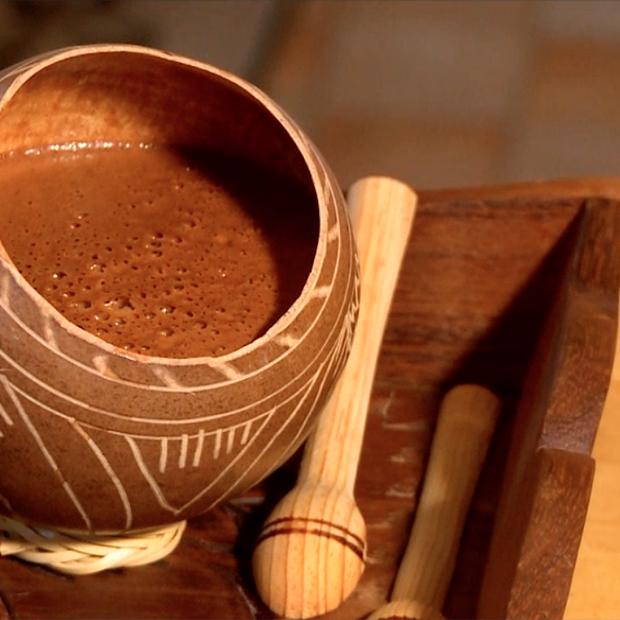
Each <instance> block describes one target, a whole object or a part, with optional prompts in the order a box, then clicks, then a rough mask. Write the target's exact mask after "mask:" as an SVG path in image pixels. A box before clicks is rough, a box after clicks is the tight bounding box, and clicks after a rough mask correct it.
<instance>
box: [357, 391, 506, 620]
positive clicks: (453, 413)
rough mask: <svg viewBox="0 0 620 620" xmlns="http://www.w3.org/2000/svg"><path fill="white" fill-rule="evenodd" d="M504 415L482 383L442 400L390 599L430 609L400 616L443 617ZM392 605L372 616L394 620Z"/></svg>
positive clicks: (493, 396) (494, 398)
mask: <svg viewBox="0 0 620 620" xmlns="http://www.w3.org/2000/svg"><path fill="white" fill-rule="evenodd" d="M499 411H500V401H499V399H498V398H497V397H496V396H495V395H494V394H493V393H492V392H490V391H489V390H488V389H486V388H484V387H482V386H479V385H473V384H465V385H458V386H456V387H455V388H453V389H452V390H450V391H449V392H448V393H447V394H446V396H445V397H444V399H443V401H442V404H441V408H440V411H439V417H438V420H437V428H436V430H435V434H434V437H433V443H432V446H431V453H430V456H429V461H428V466H427V470H426V476H425V478H424V485H423V488H422V494H421V496H420V501H419V504H418V507H417V510H416V515H415V520H414V523H413V528H412V530H411V536H410V538H409V543H408V545H407V550H406V551H405V555H404V557H403V560H402V562H401V565H400V568H399V570H398V574H397V576H396V582H395V584H394V589H393V590H392V595H391V600H392V601H395V602H396V601H397V602H404V601H409V602H415V603H416V605H417V608H418V609H422V608H425V609H426V611H425V612H424V614H423V615H410V616H409V615H404V614H403V613H402V610H401V613H400V615H399V616H398V617H399V618H418V619H421V618H423V617H424V618H435V617H440V616H439V612H440V610H441V609H442V607H443V604H444V600H445V597H446V593H447V591H448V587H449V585H450V581H451V579H452V574H453V572H454V566H455V562H456V557H457V553H458V549H459V544H460V539H461V534H462V532H463V527H464V525H465V520H466V518H467V513H468V511H469V506H470V503H471V499H472V497H473V494H474V491H475V488H476V485H477V483H478V478H479V476H480V471H481V469H482V466H483V464H484V460H485V458H486V454H487V450H488V447H489V444H490V441H491V437H492V435H493V432H494V430H495V426H496V423H497V418H498V415H499ZM393 606H394V603H390V604H388V605H386V606H384V607H382V608H381V609H379V610H377V611H376V612H375V613H373V614H372V615H371V616H370V617H369V618H374V619H378V618H390V617H394V615H393V611H394V610H393V609H391V607H393ZM412 609H413V607H412ZM429 610H430V611H429ZM418 613H419V612H418Z"/></svg>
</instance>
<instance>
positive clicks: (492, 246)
mask: <svg viewBox="0 0 620 620" xmlns="http://www.w3.org/2000/svg"><path fill="white" fill-rule="evenodd" d="M419 196H420V204H419V207H418V213H417V217H416V221H415V223H414V229H413V233H412V237H411V240H410V245H409V248H408V252H407V256H406V258H405V262H404V265H403V268H402V272H401V277H400V280H399V286H398V290H397V292H396V296H395V299H394V304H393V307H392V312H391V315H390V319H389V322H388V328H387V331H386V334H385V339H384V344H383V350H382V354H381V358H380V361H379V366H378V370H377V376H376V382H375V388H374V392H373V398H372V403H371V409H370V412H369V418H368V424H367V434H366V441H365V445H364V450H363V454H362V461H361V466H360V471H359V475H358V482H357V491H356V495H357V498H358V504H359V506H360V509H361V511H362V514H363V515H364V517H365V518H366V521H367V526H368V563H367V567H366V571H365V573H364V575H363V577H362V579H361V581H360V583H359V586H358V587H357V589H356V590H355V592H354V593H353V594H352V595H351V597H350V598H349V599H348V600H347V601H345V602H344V603H343V605H342V606H341V607H340V608H339V609H338V610H336V611H334V612H332V613H330V614H328V615H327V616H326V617H329V618H362V617H364V616H366V615H367V614H368V613H370V612H371V611H372V610H374V609H375V608H376V607H378V606H379V605H381V604H382V603H383V602H384V601H385V600H386V598H387V596H388V595H389V591H390V588H391V585H392V582H393V579H394V576H395V573H396V571H397V569H398V563H399V560H400V556H401V554H402V553H403V551H404V548H405V546H406V543H407V538H408V533H409V528H410V526H411V522H412V519H413V515H414V512H415V506H416V499H417V494H418V492H419V488H420V482H421V480H422V477H423V474H424V467H425V460H426V457H427V454H428V448H429V445H430V440H431V437H432V433H433V427H434V420H435V417H436V414H437V406H438V403H439V400H440V398H441V396H442V395H443V394H444V392H445V391H446V390H447V389H448V388H449V387H451V386H452V385H454V384H456V383H461V382H465V381H467V382H469V381H473V382H477V383H481V384H484V385H486V386H488V387H490V388H491V389H493V390H494V391H496V393H497V394H498V395H499V396H500V397H501V398H502V402H503V410H502V413H501V418H500V425H499V427H498V429H497V432H496V434H495V436H494V440H493V444H492V447H491V450H490V454H489V456H488V459H487V463H486V466H485V469H484V472H483V475H482V477H481V479H480V483H479V486H478V489H477V491H476V495H475V498H474V502H473V506H472V509H471V511H470V515H469V518H468V522H467V524H466V529H465V532H464V535H463V541H462V545H461V549H460V553H459V558H458V564H457V568H456V572H455V576H454V579H453V582H452V585H451V588H450V592H449V595H448V600H447V603H446V607H445V609H444V613H445V614H446V616H447V617H448V618H473V617H487V618H543V617H554V618H560V617H562V615H563V613H564V609H565V605H566V601H567V597H568V593H569V589H570V585H571V579H572V575H573V570H574V566H575V561H576V557H577V552H578V548H579V543H580V540H581V534H582V531H583V527H584V523H585V519H586V512H587V507H588V501H589V497H590V490H591V485H592V479H593V472H594V460H593V459H592V457H591V451H592V445H593V441H594V437H595V433H596V429H597V426H598V422H599V419H600V416H601V412H602V410H603V405H604V402H605V397H606V394H607V389H608V386H609V382H610V377H611V370H612V365H613V361H614V355H615V348H616V325H617V307H618V292H619V282H620V243H619V242H618V241H617V239H618V238H619V237H620V211H619V209H618V207H619V203H618V202H617V200H618V199H619V198H620V181H616V180H612V179H583V180H574V181H557V182H551V183H549V182H547V183H532V184H524V185H514V186H504V187H488V188H474V189H456V190H441V191H424V192H420V193H419ZM296 466H297V459H296V458H293V459H292V460H291V461H290V462H289V463H288V464H287V465H286V466H285V467H283V468H282V469H281V470H279V471H278V472H276V473H275V474H274V475H273V476H272V477H271V478H269V479H268V480H266V481H265V482H264V483H263V484H262V485H260V487H258V488H255V489H253V490H252V491H251V492H249V493H247V494H245V495H244V496H243V497H240V498H237V499H235V500H233V501H230V502H228V503H227V504H225V505H223V506H220V507H219V508H217V509H215V510H213V511H212V512H210V513H208V514H206V515H204V516H203V517H201V518H198V519H196V520H194V521H193V522H191V523H190V524H189V527H188V529H187V530H186V533H185V535H184V538H183V541H182V542H181V544H180V546H179V548H178V549H177V550H176V551H175V552H174V553H173V554H172V555H170V556H168V557H167V558H166V559H165V560H162V561H160V562H158V563H156V564H153V565H150V566H145V567H142V568H132V569H123V570H117V571H110V572H107V573H101V574H98V575H93V576H84V577H75V578H72V577H66V576H61V575H59V574H56V573H53V572H51V571H48V570H46V569H44V568H41V567H37V566H33V565H29V564H25V563H22V562H20V561H18V560H14V559H11V558H2V559H0V619H1V618H43V617H45V618H108V619H112V618H270V617H272V614H271V613H270V612H269V610H268V609H266V608H265V607H264V605H263V604H262V603H261V601H260V600H259V599H258V597H257V595H256V593H255V591H254V589H253V585H252V577H251V571H250V557H251V552H252V545H253V541H254V539H255V537H256V536H257V534H258V532H259V530H260V526H261V524H262V521H263V520H264V519H265V518H266V516H267V515H268V514H269V511H270V509H271V508H272V507H273V506H274V504H275V503H276V502H277V500H278V499H279V498H280V497H282V495H284V493H285V492H286V491H287V490H288V489H289V488H290V486H292V484H293V482H294V479H295V469H296Z"/></svg>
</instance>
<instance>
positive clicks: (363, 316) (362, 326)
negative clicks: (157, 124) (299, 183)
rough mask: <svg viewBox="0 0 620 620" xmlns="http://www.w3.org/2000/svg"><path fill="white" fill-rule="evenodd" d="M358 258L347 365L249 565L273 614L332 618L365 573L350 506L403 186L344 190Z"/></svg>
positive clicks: (405, 197)
mask: <svg viewBox="0 0 620 620" xmlns="http://www.w3.org/2000/svg"><path fill="white" fill-rule="evenodd" d="M347 198H348V202H349V209H350V215H351V220H352V223H353V231H354V234H355V239H356V242H357V248H358V254H359V259H360V269H361V282H360V295H361V301H360V310H359V318H358V322H357V327H356V330H355V335H354V338H353V344H352V348H351V353H350V356H349V359H348V361H347V363H346V365H345V368H344V370H343V373H342V375H341V377H340V379H339V381H338V383H337V385H336V387H335V390H334V392H333V393H332V395H331V397H330V399H329V402H328V404H327V406H326V408H325V409H324V410H323V411H322V412H321V415H320V416H319V419H318V422H317V425H316V426H315V428H314V430H313V432H312V434H311V436H310V438H309V440H308V442H307V444H306V447H305V450H304V455H303V460H302V465H301V469H300V472H299V478H298V481H297V485H296V486H295V487H294V488H293V490H292V491H291V492H290V493H289V494H288V495H286V496H285V497H284V498H283V499H282V500H281V501H280V503H279V504H278V505H277V506H276V508H275V509H274V511H273V512H272V513H271V515H270V517H269V518H268V519H267V521H266V523H265V525H264V527H263V530H262V533H261V535H260V536H259V538H258V540H257V543H256V548H255V551H254V556H253V560H252V564H253V572H254V579H255V583H256V587H257V589H258V592H259V594H260V596H261V598H262V599H263V600H264V602H265V603H266V604H267V606H268V607H269V608H270V609H271V610H272V611H274V612H276V613H277V614H279V615H281V616H285V617H288V618H309V617H313V616H317V615H320V614H323V613H326V612H328V611H330V610H332V609H335V608H336V607H338V605H340V603H341V602H342V601H343V600H344V599H345V598H346V597H347V596H348V595H349V594H350V593H351V591H352V590H353V588H355V586H356V585H357V582H358V580H359V578H360V576H361V574H362V572H363V570H364V562H365V555H366V525H365V523H364V519H363V517H362V515H361V514H360V512H359V509H358V507H357V505H356V503H355V499H354V497H353V487H354V485H355V478H356V475H357V468H358V463H359V457H360V453H361V448H362V442H363V438H364V429H365V425H366V412H367V410H368V404H369V400H370V393H371V389H372V384H373V380H374V374H375V369H376V364H377V358H378V355H379V350H380V348H381V342H382V340H383V332H384V329H385V324H386V322H387V317H388V313H389V309H390V306H391V303H392V296H393V292H394V289H395V288H396V282H397V279H398V273H399V271H400V265H401V262H402V259H403V256H404V253H405V249H406V247H407V241H408V238H409V232H410V229H411V225H412V223H413V218H414V214H415V209H416V205H417V196H416V194H415V193H414V192H413V191H412V190H411V189H410V188H409V187H407V186H406V185H404V184H403V183H401V182H399V181H396V180H393V179H389V178H386V177H369V178H364V179H361V180H360V181H357V182H356V183H354V184H353V185H352V186H351V188H350V189H349V191H348V195H347Z"/></svg>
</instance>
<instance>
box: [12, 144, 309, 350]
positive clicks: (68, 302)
mask: <svg viewBox="0 0 620 620" xmlns="http://www.w3.org/2000/svg"><path fill="white" fill-rule="evenodd" d="M0 196H1V201H2V202H1V204H0V231H1V233H0V234H1V237H2V242H3V244H4V246H5V247H6V249H7V251H8V253H9V255H10V257H11V259H12V260H13V262H14V263H15V265H16V267H17V268H18V269H19V270H20V271H21V273H22V274H23V275H24V277H25V278H26V279H27V280H28V281H29V282H30V283H31V284H32V286H33V287H34V288H35V289H36V290H37V291H38V292H39V293H40V294H41V295H43V296H44V297H45V298H46V299H47V300H48V301H49V302H50V303H51V304H52V305H53V306H55V307H56V308H57V309H58V310H59V311H60V312H62V313H63V314H64V316H65V317H66V318H67V319H68V320H69V321H71V322H72V323H74V324H76V325H78V326H79V327H81V328H83V329H85V330H87V331H89V332H91V333H93V334H96V335H97V336H99V337H100V338H102V339H103V340H106V341H107V342H109V343H111V344H114V345H116V346H119V347H123V348H125V349H128V350H132V351H136V352H139V353H144V354H147V355H155V356H160V357H175V358H187V357H199V356H218V355H223V354H226V353H229V352H231V351H234V350H236V349H238V348H240V347H242V346H244V345H246V344H248V343H250V342H252V341H253V340H255V339H256V338H257V337H258V336H260V335H261V334H263V333H264V332H265V331H266V330H267V329H268V328H269V327H270V326H271V325H273V323H274V322H275V321H276V320H277V319H278V318H279V317H280V316H281V315H282V314H283V313H284V312H285V311H286V310H287V309H288V308H289V307H290V305H291V304H292V303H293V301H294V300H295V299H296V298H297V297H298V295H299V294H300V292H301V289H302V288H303V285H304V283H305V280H306V279H307V277H308V275H309V273H310V269H311V266H312V261H313V257H314V253H315V251H316V243H317V236H318V218H317V214H316V205H315V202H314V199H313V197H312V196H311V195H310V194H309V192H308V191H306V190H305V189H304V188H303V187H301V185H300V184H298V183H297V182H295V181H293V180H292V179H290V178H288V177H284V176H282V175H279V174H276V173H274V172H273V171H268V170H264V169H259V168H256V167H254V166H252V165H250V164H249V163H248V162H245V161H242V160H239V159H234V158H231V157H224V156H222V155H218V154H215V153H212V152H206V151H191V152H189V151H179V150H170V149H164V148H159V147H157V148H156V147H149V148H146V147H143V146H118V147H108V148H79V149H73V150H72V149H68V150H67V149H65V150H63V149H45V150H41V151H37V152H34V153H28V154H26V153H23V154H11V155H10V156H5V157H4V158H2V159H0Z"/></svg>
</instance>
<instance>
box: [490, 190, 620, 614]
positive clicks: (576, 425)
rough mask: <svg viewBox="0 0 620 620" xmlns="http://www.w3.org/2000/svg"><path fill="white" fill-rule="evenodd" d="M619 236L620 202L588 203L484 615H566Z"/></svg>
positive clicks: (517, 426)
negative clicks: (565, 609)
mask: <svg viewBox="0 0 620 620" xmlns="http://www.w3.org/2000/svg"><path fill="white" fill-rule="evenodd" d="M619 233H620V203H618V202H616V201H615V200H609V199H607V198H604V197H603V198H590V199H586V200H585V201H584V206H583V208H582V210H581V213H580V215H579V217H578V218H577V219H576V220H575V222H574V226H573V230H572V231H571V234H572V236H573V240H572V244H571V245H572V247H571V249H570V253H569V256H568V257H567V261H566V270H565V273H564V274H563V275H562V283H561V286H560V288H559V290H558V293H557V295H556V299H555V303H554V305H553V307H552V308H551V309H550V311H549V314H548V317H547V321H546V326H545V329H544V331H543V335H542V338H541V339H540V341H539V343H538V346H537V350H536V353H535V356H534V360H533V362H532V364H531V366H530V370H529V374H528V378H527V379H526V381H525V384H524V388H523V392H522V396H521V400H520V403H519V407H518V410H517V414H516V418H515V422H514V428H513V433H512V440H511V446H510V449H509V454H508V459H507V465H506V471H505V475H504V481H503V484H502V494H501V497H500V504H499V507H498V512H497V516H496V520H495V524H494V529H493V536H492V540H491V546H490V551H489V556H488V562H487V566H486V569H485V575H484V578H483V584H482V590H481V594H480V598H479V604H478V615H479V616H480V617H482V618H543V617H561V616H562V614H563V611H564V607H565V605H566V600H567V596H568V592H569V590H570V583H571V580H572V575H573V571H574V566H575V563H576V559H577V553H578V549H579V542H580V540H581V535H582V532H583V527H584V523H585V515H586V513H587V507H588V502H589V497H590V491H591V484H592V478H593V472H594V464H593V461H592V459H591V458H590V456H589V455H590V453H591V450H592V445H593V442H594V438H595V435H596V429H597V427H598V422H599V420H600V416H601V414H602V410H603V406H604V401H605V397H606V394H607V390H608V387H609V380H610V377H611V371H612V366H613V361H614V356H615V344H616V329H617V312H618V290H619V288H620V245H619V244H618V243H617V242H616V240H617V239H618V238H620V235H619ZM554 515H555V516H554ZM556 549H557V550H558V553H556V552H555V551H553V550H556Z"/></svg>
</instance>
